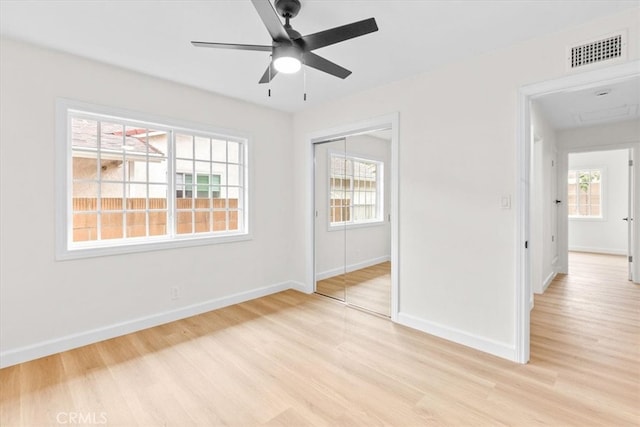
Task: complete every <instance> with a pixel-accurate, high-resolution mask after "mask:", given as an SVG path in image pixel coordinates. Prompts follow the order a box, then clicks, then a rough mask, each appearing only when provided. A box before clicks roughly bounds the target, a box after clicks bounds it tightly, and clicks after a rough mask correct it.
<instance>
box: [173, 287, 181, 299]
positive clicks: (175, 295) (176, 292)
mask: <svg viewBox="0 0 640 427" xmlns="http://www.w3.org/2000/svg"><path fill="white" fill-rule="evenodd" d="M178 298H180V289H178V287H177V286H172V287H171V299H178Z"/></svg>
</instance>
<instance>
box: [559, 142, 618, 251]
mask: <svg viewBox="0 0 640 427" xmlns="http://www.w3.org/2000/svg"><path fill="white" fill-rule="evenodd" d="M628 162H629V150H611V151H593V152H587V153H571V154H569V169H570V170H571V169H596V168H597V169H601V170H602V206H603V218H602V219H582V218H569V250H571V251H584V252H596V253H607V254H616V255H626V254H627V246H628V239H627V238H628V233H627V223H626V222H625V221H622V218H625V217H627V216H628V206H629V203H628V198H629V193H628V191H629V166H628Z"/></svg>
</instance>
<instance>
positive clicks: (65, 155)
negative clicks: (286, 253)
mask: <svg viewBox="0 0 640 427" xmlns="http://www.w3.org/2000/svg"><path fill="white" fill-rule="evenodd" d="M78 114H80V115H81V114H86V115H87V116H93V117H94V118H98V119H99V120H105V121H107V120H116V121H118V122H125V123H132V124H140V125H144V126H147V127H151V128H153V129H158V130H162V131H167V132H169V135H168V138H169V141H168V147H169V150H168V151H169V153H167V157H168V162H167V163H168V166H167V175H168V177H167V181H168V182H167V185H168V188H167V197H168V198H167V234H166V235H163V236H147V237H136V238H128V239H127V238H123V239H112V240H101V241H88V242H73V204H72V203H73V194H72V191H73V190H72V189H73V163H72V162H73V160H72V158H73V157H72V145H71V138H70V135H71V131H72V130H71V126H70V124H71V120H70V115H78ZM176 133H182V134H184V133H187V134H190V135H195V136H204V137H208V138H216V139H224V140H227V141H233V142H238V143H240V144H241V145H240V146H241V149H242V150H243V151H242V156H243V159H244V161H243V164H242V166H243V167H242V169H241V182H242V184H243V185H242V188H241V197H242V199H243V208H242V216H241V218H239V222H240V221H241V222H242V224H243V227H242V228H241V229H240V230H237V231H235V230H233V231H225V232H210V233H195V234H176V233H175V229H174V228H175V213H176V209H175V199H176V187H175V175H176V172H175V171H176V167H175V166H176V159H175V155H174V150H173V140H174V134H176ZM249 145H250V138H249V136H248V135H246V134H242V133H240V132H237V131H233V130H228V129H220V128H213V127H211V126H207V125H203V124H199V123H190V122H185V121H177V120H172V119H167V118H161V117H156V116H152V115H148V114H144V113H139V112H134V111H129V110H124V109H117V108H112V107H105V106H99V105H94V104H89V103H84V102H80V101H74V100H69V99H63V98H58V99H57V100H56V177H55V178H56V193H55V199H56V254H55V255H56V260H68V259H78V258H90V257H98V256H107V255H118V254H126V253H133V252H147V251H154V250H162V249H172V248H181V247H191V246H201V245H211V244H218V243H227V242H236V241H242V240H250V239H251V238H252V235H251V232H250V230H251V229H250V206H251V203H250V194H251V193H250V191H249V189H250V174H249V170H250V168H249V160H250V159H249Z"/></svg>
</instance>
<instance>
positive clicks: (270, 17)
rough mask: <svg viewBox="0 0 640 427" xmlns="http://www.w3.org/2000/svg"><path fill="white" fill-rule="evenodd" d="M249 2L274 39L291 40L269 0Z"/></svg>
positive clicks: (252, 0)
mask: <svg viewBox="0 0 640 427" xmlns="http://www.w3.org/2000/svg"><path fill="white" fill-rule="evenodd" d="M251 3H253V6H254V7H255V8H256V11H257V12H258V15H260V19H262V22H263V23H264V26H265V27H267V31H269V34H270V35H271V38H272V39H273V40H274V41H285V40H291V39H290V37H289V34H287V31H286V30H285V29H284V26H283V25H282V21H280V18H279V17H278V13H277V12H276V11H275V9H274V8H273V6H271V2H270V1H269V0H251Z"/></svg>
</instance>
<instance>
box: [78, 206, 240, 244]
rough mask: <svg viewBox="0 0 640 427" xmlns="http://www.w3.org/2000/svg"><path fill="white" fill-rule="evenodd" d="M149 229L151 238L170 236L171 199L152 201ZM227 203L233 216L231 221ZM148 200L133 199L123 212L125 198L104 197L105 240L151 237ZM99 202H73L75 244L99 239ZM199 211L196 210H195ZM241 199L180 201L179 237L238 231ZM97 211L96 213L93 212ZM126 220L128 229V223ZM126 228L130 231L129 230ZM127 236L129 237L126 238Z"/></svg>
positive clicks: (102, 236)
mask: <svg viewBox="0 0 640 427" xmlns="http://www.w3.org/2000/svg"><path fill="white" fill-rule="evenodd" d="M148 200H149V208H148V209H149V210H151V212H149V215H148V226H149V234H148V235H149V236H161V235H165V234H166V233H167V199H161V198H150V199H148ZM227 202H228V204H229V206H228V208H229V209H230V210H229V211H228V213H229V216H228V219H227V210H226V209H227ZM146 203H147V199H144V198H129V199H126V201H125V205H126V209H127V211H126V212H125V211H124V210H123V200H122V198H116V197H104V198H102V199H101V200H100V205H101V209H102V213H101V219H100V234H101V238H102V239H103V240H107V239H121V238H123V237H144V236H147V213H146V209H147V206H146ZM97 207H98V201H97V198H95V197H93V198H92V197H74V199H73V212H74V214H73V241H74V242H82V241H91V240H96V239H97V238H98V214H97V213H96V212H95V211H96V210H97ZM194 208H195V210H193V209H194ZM237 208H238V200H237V199H195V204H194V200H192V199H176V210H177V212H176V232H177V233H178V234H190V233H192V232H193V231H195V232H196V233H202V232H211V231H225V230H237V229H238V211H237V210H232V209H237ZM91 211H93V212H91ZM125 218H126V227H124V221H125ZM125 228H126V230H125ZM125 233H126V235H125Z"/></svg>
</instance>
